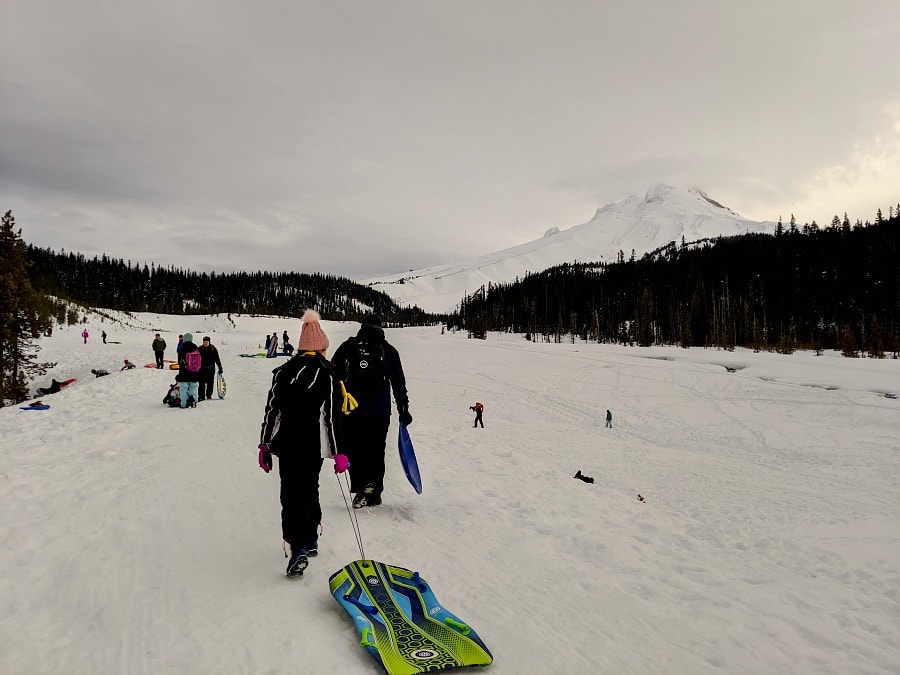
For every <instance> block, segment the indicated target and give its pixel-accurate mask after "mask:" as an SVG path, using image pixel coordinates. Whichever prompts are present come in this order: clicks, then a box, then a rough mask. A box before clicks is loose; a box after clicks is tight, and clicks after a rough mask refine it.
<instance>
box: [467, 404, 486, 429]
mask: <svg viewBox="0 0 900 675" xmlns="http://www.w3.org/2000/svg"><path fill="white" fill-rule="evenodd" d="M469 410H474V411H475V424H473V425H472V428H473V429H474V428H475V427H477V426H478V425H479V424H480V425H481V428H482V429H484V420H482V419H481V413H483V412H484V405H483V404H482V403H481V402H480V401H475V405H470V406H469Z"/></svg>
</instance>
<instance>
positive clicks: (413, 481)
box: [397, 424, 422, 495]
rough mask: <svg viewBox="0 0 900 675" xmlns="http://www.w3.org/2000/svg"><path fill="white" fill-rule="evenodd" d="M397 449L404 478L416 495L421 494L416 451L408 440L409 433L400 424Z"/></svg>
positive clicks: (420, 477) (420, 478) (420, 479)
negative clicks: (404, 474)
mask: <svg viewBox="0 0 900 675" xmlns="http://www.w3.org/2000/svg"><path fill="white" fill-rule="evenodd" d="M397 447H398V448H399V450H400V463H401V464H403V470H404V471H405V472H406V478H407V480H409V484H410V485H412V486H413V487H414V488H415V490H416V494H419V495H420V494H422V476H420V475H419V463H418V462H417V461H416V451H415V450H414V449H413V444H412V440H410V438H409V431H407V429H406V427H405V426H403V425H402V424H401V425H400V436H399V438H398V439H397Z"/></svg>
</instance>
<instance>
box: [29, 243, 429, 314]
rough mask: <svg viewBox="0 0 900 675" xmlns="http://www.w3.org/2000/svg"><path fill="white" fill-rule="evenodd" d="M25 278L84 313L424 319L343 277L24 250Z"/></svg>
mask: <svg viewBox="0 0 900 675" xmlns="http://www.w3.org/2000/svg"><path fill="white" fill-rule="evenodd" d="M26 256H27V258H28V261H29V263H30V270H29V273H30V277H31V282H32V284H33V285H34V288H35V289H36V290H38V291H40V292H42V293H46V294H49V295H55V296H58V297H60V298H65V299H67V300H73V301H75V302H78V303H80V304H83V305H88V306H91V307H104V308H108V309H116V310H121V311H129V312H158V313H161V314H185V313H191V314H218V313H220V312H233V313H243V314H278V315H282V316H299V315H300V314H301V313H302V312H303V310H304V309H306V308H308V307H314V308H316V309H317V310H318V311H319V312H320V313H321V314H322V316H323V317H324V318H327V319H355V318H359V317H360V316H361V315H362V314H365V313H366V312H368V311H375V312H377V313H379V314H381V315H383V316H384V317H385V319H386V320H387V321H388V322H390V323H392V324H395V325H409V324H421V323H427V322H429V321H430V317H429V316H428V315H427V314H426V313H425V312H423V311H421V310H419V309H418V308H416V307H413V308H401V307H400V306H399V305H397V303H395V302H394V301H393V300H392V299H391V298H390V297H389V296H387V295H385V294H384V293H382V292H380V291H375V290H373V289H371V288H369V287H367V286H363V285H360V284H358V283H356V282H354V281H351V280H350V279H346V278H344V277H335V276H331V275H325V274H300V273H296V272H283V273H272V272H235V273H230V274H217V273H215V272H211V273H205V272H193V271H185V270H182V269H178V268H174V267H169V268H165V267H155V266H152V267H148V266H147V265H144V266H142V267H141V266H138V265H132V264H131V263H130V262H127V263H126V262H125V261H123V260H117V259H114V258H109V257H107V256H105V255H104V256H102V257H101V258H97V257H94V258H91V259H88V258H86V257H85V256H83V255H82V254H80V253H56V252H54V251H51V250H49V249H43V248H35V247H34V246H28V249H27V252H26Z"/></svg>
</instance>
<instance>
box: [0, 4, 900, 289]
mask: <svg viewBox="0 0 900 675" xmlns="http://www.w3.org/2000/svg"><path fill="white" fill-rule="evenodd" d="M623 5H625V6H621V7H620V6H610V5H609V3H597V2H593V1H587V0H585V1H583V2H578V1H571V0H564V1H563V2H562V3H559V2H557V3H549V2H535V1H529V0H516V1H513V0H502V1H500V0H494V1H491V0H479V1H477V2H476V1H474V0H462V1H459V2H453V3H438V2H418V1H416V2H413V1H411V0H404V1H391V2H380V3H373V2H363V1H355V2H342V3H321V2H312V1H295V2H263V3H253V5H252V6H250V5H247V4H245V3H239V2H235V1H220V2H212V1H211V0H200V1H195V2H191V3H178V2H174V1H172V0H168V1H163V2H154V3H144V4H143V5H135V6H126V5H121V4H118V3H112V2H105V1H100V0H84V1H83V2H80V3H75V4H72V3H39V2H38V3H35V2H27V1H25V0H12V2H10V3H8V6H9V8H8V10H7V12H6V14H7V17H6V21H5V26H4V29H3V30H4V36H3V40H0V62H2V63H3V64H4V65H3V67H2V70H0V84H2V87H3V91H4V105H3V107H2V110H0V202H2V204H0V206H2V207H3V209H4V210H6V209H7V208H11V209H13V211H14V214H15V215H16V218H17V222H18V224H20V225H21V226H22V227H23V228H24V234H25V237H26V240H28V241H32V242H34V243H37V244H40V245H49V246H53V247H55V248H61V247H65V248H66V249H70V250H73V249H74V250H81V251H84V252H86V253H91V252H107V253H109V254H111V255H115V256H116V257H123V258H131V259H141V258H143V259H147V260H155V261H156V262H158V263H163V264H169V263H174V264H177V265H181V266H197V267H202V268H214V269H225V268H240V269H257V268H270V269H272V268H274V269H299V270H302V271H315V270H322V271H328V272H334V273H340V274H347V275H350V276H357V277H364V276H367V275H372V274H376V273H385V272H393V271H399V270H403V269H408V268H414V267H422V266H425V265H429V264H436V263H440V262H449V261H451V260H458V259H462V258H467V257H472V256H475V255H479V254H483V253H486V252H489V251H492V250H497V249H500V248H505V247H507V246H510V245H513V244H516V243H520V242H523V241H527V240H529V239H533V238H536V237H538V236H540V235H541V234H543V232H544V231H545V230H546V229H547V228H548V227H550V226H559V227H568V226H570V225H574V224H577V223H580V222H584V221H586V220H587V219H589V218H590V217H591V215H592V214H593V211H594V209H596V208H597V207H599V206H602V205H603V204H604V203H606V202H608V201H613V200H618V199H621V198H623V197H626V196H628V195H630V194H637V193H641V192H642V191H643V190H645V189H646V188H647V187H649V186H650V185H652V184H655V183H656V182H659V181H668V182H673V183H682V184H690V185H697V186H698V187H701V188H703V189H704V190H706V192H707V193H709V194H710V195H711V196H713V197H714V198H715V199H717V200H719V201H721V202H722V203H725V204H727V205H728V206H730V207H731V208H733V209H735V210H736V211H738V212H740V213H742V214H743V215H746V216H748V217H755V218H760V219H764V218H765V219H774V218H777V216H778V215H779V213H784V214H785V217H787V213H788V212H791V211H793V212H796V214H797V216H798V218H799V219H800V220H801V221H802V220H812V219H818V220H820V221H822V220H826V219H830V216H831V215H833V213H835V212H837V211H840V212H843V211H844V210H850V211H853V210H854V209H859V210H860V212H859V213H858V214H851V215H853V216H856V215H858V217H861V218H863V219H865V218H867V217H871V216H872V212H874V210H875V209H876V208H878V207H883V208H885V207H886V206H887V205H889V204H893V203H896V201H897V199H898V195H897V194H896V192H895V191H896V185H897V184H900V181H898V180H897V178H898V174H897V171H898V169H896V168H893V169H892V168H891V166H892V159H894V158H895V157H897V156H898V153H900V126H898V125H900V104H898V101H900V95H897V94H896V92H895V90H896V86H895V85H896V82H898V81H900V58H890V54H889V52H890V49H891V46H890V45H896V44H897V43H898V38H900V15H898V13H897V12H896V11H895V7H894V6H893V3H892V2H887V1H884V2H879V1H873V2H868V3H865V4H864V5H862V6H861V5H859V4H856V3H829V4H828V5H827V6H823V5H822V3H820V2H813V1H812V0H800V1H798V2H793V3H781V2H774V1H773V0H764V1H763V2H757V3H752V5H747V4H746V3H737V2H721V3H692V2H672V3H665V4H662V3H645V2H638V3H623ZM895 51H896V50H895ZM804 211H806V212H804Z"/></svg>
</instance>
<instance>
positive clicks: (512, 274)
mask: <svg viewBox="0 0 900 675" xmlns="http://www.w3.org/2000/svg"><path fill="white" fill-rule="evenodd" d="M774 228H775V224H774V223H771V222H757V221H753V220H748V219H747V218H743V217H741V216H740V215H738V214H737V213H735V212H734V211H732V210H731V209H729V208H728V207H726V206H724V205H722V204H720V203H719V202H717V201H716V200H714V199H712V198H711V197H709V196H708V195H707V194H706V193H705V192H703V191H702V190H700V189H698V188H683V187H675V186H672V185H666V184H659V185H655V186H653V187H651V188H650V189H649V190H647V192H646V193H645V194H644V195H643V196H632V197H628V198H626V199H623V200H621V201H618V202H613V203H610V204H607V205H606V206H603V207H602V208H599V209H597V212H596V213H595V214H594V217H593V218H591V219H590V220H589V221H588V222H586V223H582V224H581V225H575V226H573V227H570V228H567V229H562V230H561V229H559V228H558V227H550V228H549V229H548V230H547V232H546V233H545V234H544V236H543V237H541V238H540V239H535V240H534V241H530V242H527V243H525V244H519V245H518V246H513V247H511V248H507V249H504V250H502V251H497V252H496V253H490V254H488V255H484V256H481V257H478V258H473V259H471V260H466V261H462V262H456V263H450V264H446V265H438V266H435V267H428V268H425V269H421V270H414V271H411V272H405V273H401V274H394V275H390V276H384V277H376V278H371V279H366V280H364V281H363V282H362V283H365V284H369V285H371V286H372V287H373V288H375V289H376V290H379V291H382V292H384V293H386V294H387V295H389V296H391V297H392V298H393V299H394V300H395V301H396V302H397V303H398V304H400V305H418V306H419V307H420V308H422V309H424V310H426V311H429V312H450V311H452V310H453V309H454V308H455V307H456V305H457V303H458V302H459V301H460V300H461V299H462V297H463V296H464V295H465V294H466V293H467V292H469V293H471V292H472V291H474V290H476V289H478V288H480V287H481V286H482V285H484V284H487V283H502V282H508V281H513V280H514V279H515V278H516V277H517V276H518V277H521V276H524V275H525V273H526V272H540V271H542V270H545V269H547V268H548V267H553V266H554V265H559V264H562V263H565V262H573V261H575V260H579V261H583V262H598V261H602V262H610V261H614V260H615V259H616V256H617V255H618V252H619V251H622V252H623V253H624V254H625V256H626V257H628V256H630V255H631V252H632V250H634V252H635V254H636V255H638V256H640V255H643V254H644V253H647V252H649V251H653V250H656V249H657V248H659V247H661V246H665V245H666V244H668V243H669V242H672V241H676V242H678V241H681V239H682V237H683V238H684V239H685V241H688V242H690V241H696V240H698V239H706V238H712V237H719V236H732V235H737V234H745V233H747V232H766V231H769V232H771V231H774Z"/></svg>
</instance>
